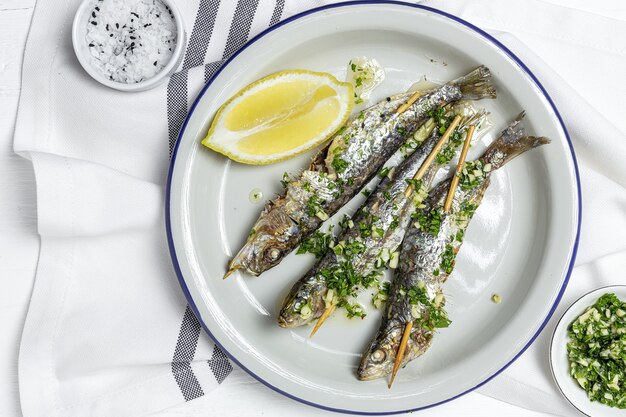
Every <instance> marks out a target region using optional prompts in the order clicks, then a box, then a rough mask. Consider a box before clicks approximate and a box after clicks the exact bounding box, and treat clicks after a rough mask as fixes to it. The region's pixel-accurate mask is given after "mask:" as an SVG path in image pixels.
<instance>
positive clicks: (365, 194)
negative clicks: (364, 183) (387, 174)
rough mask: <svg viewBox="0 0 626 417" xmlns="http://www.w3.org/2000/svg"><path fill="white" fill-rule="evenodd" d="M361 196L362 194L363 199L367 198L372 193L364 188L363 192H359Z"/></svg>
mask: <svg viewBox="0 0 626 417" xmlns="http://www.w3.org/2000/svg"><path fill="white" fill-rule="evenodd" d="M361 194H363V195H364V196H365V197H369V196H370V194H372V192H371V191H370V190H368V189H367V188H365V189H363V191H361Z"/></svg>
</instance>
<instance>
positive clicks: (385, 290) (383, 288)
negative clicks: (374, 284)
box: [372, 281, 391, 309]
mask: <svg viewBox="0 0 626 417" xmlns="http://www.w3.org/2000/svg"><path fill="white" fill-rule="evenodd" d="M390 287H391V283H390V282H389V281H386V282H383V283H381V284H379V285H378V291H376V293H375V294H374V295H373V296H372V304H374V307H376V308H377V309H381V308H383V306H384V305H385V303H386V302H387V299H388V298H389V288H390Z"/></svg>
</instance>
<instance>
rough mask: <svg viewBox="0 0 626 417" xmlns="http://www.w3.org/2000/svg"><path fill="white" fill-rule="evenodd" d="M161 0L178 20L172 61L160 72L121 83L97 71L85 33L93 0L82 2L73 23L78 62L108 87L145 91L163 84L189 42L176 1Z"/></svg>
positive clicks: (175, 67)
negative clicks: (141, 78) (146, 77)
mask: <svg viewBox="0 0 626 417" xmlns="http://www.w3.org/2000/svg"><path fill="white" fill-rule="evenodd" d="M161 1H162V2H163V3H164V4H165V5H166V6H168V7H169V8H170V10H171V11H172V14H173V15H174V19H175V21H176V46H175V48H174V53H173V54H172V56H171V58H170V61H169V62H168V63H167V65H166V66H165V67H163V69H162V70H161V71H160V72H158V73H157V74H155V75H154V77H152V78H149V79H147V80H145V81H141V82H138V83H121V82H117V81H111V80H109V79H107V78H106V77H105V76H103V75H102V74H100V73H99V72H98V71H96V69H95V68H94V67H93V66H92V65H91V63H90V58H91V52H90V51H89V46H88V45H87V39H86V38H85V34H86V32H87V20H88V19H87V14H88V13H89V12H90V11H91V0H83V1H82V2H81V3H80V6H78V10H77V11H76V15H75V16H74V22H73V24H72V45H73V46H74V52H75V53H76V57H77V58H78V62H80V65H81V66H82V67H83V69H84V70H85V71H86V72H87V73H88V74H89V75H91V77H92V78H93V79H94V80H96V81H98V82H99V83H100V84H103V85H106V86H107V87H111V88H114V89H116V90H120V91H145V90H149V89H151V88H153V87H156V86H157V85H159V84H161V83H162V82H163V81H165V79H167V77H169V76H170V75H171V74H172V73H174V72H175V71H176V69H177V68H178V65H179V64H180V61H181V60H182V58H183V55H184V51H185V46H186V43H187V34H186V32H185V26H184V24H183V16H182V15H181V13H180V10H179V9H178V7H177V6H176V3H175V2H174V1H171V0H161Z"/></svg>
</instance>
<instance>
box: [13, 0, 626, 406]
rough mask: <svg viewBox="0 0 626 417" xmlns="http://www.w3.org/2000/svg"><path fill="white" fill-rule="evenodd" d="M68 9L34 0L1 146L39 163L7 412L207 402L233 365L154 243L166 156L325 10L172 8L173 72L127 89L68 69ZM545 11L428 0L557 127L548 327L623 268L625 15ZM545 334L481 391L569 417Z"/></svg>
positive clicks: (304, 5) (264, 5) (578, 9)
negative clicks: (480, 36)
mask: <svg viewBox="0 0 626 417" xmlns="http://www.w3.org/2000/svg"><path fill="white" fill-rule="evenodd" d="M78 3H79V0H57V1H54V2H52V1H43V0H42V1H39V2H38V3H37V6H36V9H35V14H34V17H33V21H32V26H31V31H30V34H29V38H28V44H27V47H26V52H25V57H24V70H23V77H22V79H23V85H22V95H21V98H20V106H19V111H18V119H17V125H16V131H15V151H16V152H18V153H20V154H21V155H23V156H25V157H27V158H29V159H31V160H32V162H33V165H34V168H35V173H36V178H37V198H38V224H39V233H40V235H41V241H42V246H41V254H40V259H39V265H38V270H37V277H36V282H35V287H34V291H33V296H32V300H31V304H30V307H29V312H28V316H27V320H26V324H25V328H24V333H23V338H22V344H21V350H20V363H19V369H20V371H19V379H20V380H19V383H20V396H21V404H22V409H23V414H24V416H25V417H56V416H59V417H74V416H76V417H85V416H101V417H109V416H111V417H119V416H141V415H145V414H147V413H150V412H155V411H158V410H163V409H166V408H168V407H172V406H173V405H176V404H180V403H183V402H185V401H189V400H192V399H195V398H198V397H201V396H203V395H219V389H218V390H216V392H215V393H211V394H209V392H210V391H211V390H213V389H214V388H215V387H216V386H218V384H219V383H221V382H222V381H224V379H225V378H226V380H228V378H227V376H228V374H229V373H230V371H231V369H232V366H231V364H230V363H229V361H228V360H227V359H226V357H225V355H224V354H223V353H222V352H220V351H219V349H217V348H216V347H215V346H214V344H213V343H212V342H211V341H210V340H209V339H208V338H207V337H206V336H205V335H204V333H203V332H201V331H200V325H199V323H198V321H197V319H195V317H194V316H193V314H192V313H191V311H190V310H189V308H187V307H186V302H185V300H184V297H183V296H182V293H181V291H180V289H179V288H178V284H177V282H176V279H175V277H174V272H173V270H172V267H171V265H170V260H169V255H168V251H167V247H166V244H165V232H164V227H163V195H164V183H165V177H166V172H167V165H168V161H169V151H170V149H171V146H172V145H173V143H174V140H175V138H176V135H177V133H178V129H179V128H180V126H181V123H182V121H183V120H184V117H185V115H186V112H187V109H188V106H189V103H190V101H191V100H193V99H194V97H195V96H196V94H197V93H198V91H199V89H200V87H201V86H202V85H203V83H204V82H205V81H206V80H207V79H208V78H209V77H210V76H211V75H212V74H213V73H214V71H215V70H216V69H217V68H218V67H219V65H220V62H221V61H222V60H223V59H224V58H227V57H228V56H229V55H230V54H232V52H234V51H235V50H236V49H237V48H239V47H240V46H241V45H243V43H244V42H245V41H246V39H248V38H249V37H250V36H252V35H254V34H256V33H258V32H259V31H261V30H263V29H265V28H267V27H268V26H270V25H272V24H274V23H276V22H277V21H279V20H280V19H284V18H285V17H287V16H290V15H292V14H294V13H296V12H299V11H301V10H305V9H309V8H311V7H315V6H318V5H321V4H325V3H330V1H313V0H311V1H305V0H277V1H274V0H240V1H239V2H236V1H226V0H223V1H219V0H190V1H182V0H181V1H178V4H179V7H180V8H181V9H182V11H183V13H184V15H185V17H186V20H185V23H186V25H187V33H188V35H189V46H188V47H187V51H186V55H185V58H184V61H183V64H182V68H181V71H180V72H178V73H177V74H175V75H174V76H173V77H172V78H171V79H170V80H169V82H168V83H166V84H164V85H162V86H160V87H158V88H155V89H153V90H150V91H147V92H142V93H133V94H125V93H120V92H116V91H114V90H110V89H107V88H105V87H101V86H99V85H98V84H97V83H95V82H94V81H93V80H92V79H90V78H89V77H88V75H87V74H86V73H85V72H84V71H83V70H82V69H81V68H80V66H79V65H78V62H77V61H76V58H75V57H74V54H73V51H72V48H71V42H70V28H71V19H72V18H73V14H74V12H75V10H76V8H77V6H78ZM559 3H560V2H559V1H558V0H553V1H551V2H550V1H538V0H532V1H523V2H522V1H515V2H512V1H511V2H501V1H498V0H475V1H472V2H466V1H461V0H448V1H445V2H443V1H429V2H425V4H427V5H430V6H433V7H437V8H441V9H443V10H446V11H449V12H451V13H454V14H457V15H459V16H460V17H463V18H465V19H467V20H469V21H471V22H472V23H475V24H477V25H478V26H480V27H482V28H484V29H486V30H488V31H490V32H491V33H492V34H494V35H495V36H496V37H497V38H498V39H500V40H501V41H502V42H503V43H505V44H506V45H507V46H508V47H509V48H511V49H512V50H513V51H514V52H515V53H516V54H518V56H519V57H520V58H522V60H524V62H526V64H527V65H528V66H529V67H530V68H531V69H532V70H533V71H534V72H535V74H536V75H537V76H538V77H539V79H540V80H541V81H542V82H543V84H544V86H545V87H546V88H547V90H548V91H549V93H550V94H551V95H552V97H553V99H554V101H555V102H556V104H557V106H558V107H559V109H560V110H561V114H562V115H563V117H564V119H565V123H566V125H567V127H568V129H569V132H570V135H571V136H572V140H573V141H574V145H575V149H576V151H577V156H578V161H579V165H580V172H581V180H582V185H583V195H584V205H583V214H584V216H583V232H582V240H581V244H580V250H579V256H578V265H582V266H579V267H578V268H576V269H575V271H574V274H573V275H572V279H571V283H570V286H569V288H568V290H567V291H566V294H565V296H564V302H563V303H562V304H561V306H560V307H559V309H558V310H557V312H556V315H558V314H559V313H561V312H562V311H563V309H564V308H565V306H566V305H568V304H569V303H570V302H571V301H573V300H574V299H575V298H577V297H578V296H580V295H581V294H582V293H584V292H585V291H587V290H590V289H592V288H594V287H597V286H600V285H603V284H611V283H620V282H624V278H622V277H621V276H620V275H619V271H622V270H624V266H626V255H624V252H623V251H624V250H626V234H625V233H624V232H625V231H626V217H625V216H624V214H625V213H624V211H625V208H626V190H625V189H624V187H626V168H625V167H624V166H623V164H622V163H621V159H622V158H623V157H626V141H625V140H626V138H625V134H624V133H625V132H626V119H624V118H623V117H622V115H623V114H624V110H625V108H624V107H625V105H624V104H623V99H622V97H625V96H626V85H625V84H624V83H622V82H621V81H622V78H623V74H625V73H626V56H625V54H626V50H625V47H624V44H623V39H626V23H625V21H626V16H625V13H624V12H623V11H622V10H621V9H617V8H616V9H614V10H613V9H611V8H610V7H611V6H610V4H615V5H617V4H618V2H615V3H606V4H604V5H603V7H602V8H600V9H601V10H602V11H603V12H601V13H605V15H602V14H600V13H598V12H597V11H596V12H590V11H588V10H587V8H589V6H588V5H585V4H584V3H583V2H581V1H578V0H577V1H574V2H568V3H565V2H562V3H563V4H559ZM616 7H617V6H616ZM555 22H558V24H556V23H555ZM612 253H617V254H616V255H614V256H612V257H608V258H607V257H605V256H606V255H609V254H612ZM601 257H605V258H603V259H601V260H598V259H600V258H601ZM592 261H595V262H592ZM583 264H585V265H583ZM618 267H619V269H618ZM553 326H554V320H552V321H551V323H549V324H548V326H547V328H546V330H545V331H544V332H543V334H542V335H541V336H540V337H539V339H537V341H536V342H535V344H534V345H533V347H531V348H530V349H529V350H528V352H526V353H525V354H524V355H523V356H522V357H521V358H520V359H519V360H518V361H517V362H516V363H515V364H514V365H513V366H511V367H510V368H509V369H508V370H506V371H505V372H504V373H503V374H501V375H500V376H498V377H497V378H495V379H494V380H493V381H491V382H490V383H488V384H487V385H485V386H483V387H482V388H481V389H480V392H482V393H484V394H486V395H489V396H492V397H494V398H498V399H501V400H503V401H507V402H509V403H512V404H515V405H519V406H521V407H525V408H528V409H531V410H537V411H542V412H545V413H551V414H557V415H564V416H566V415H572V414H573V413H575V411H574V409H573V408H571V407H569V405H567V403H565V402H564V400H562V399H561V397H560V396H559V395H558V394H557V391H556V388H555V386H554V384H553V383H552V381H551V376H550V373H549V369H548V367H547V345H548V336H549V333H550V331H551V330H552V328H553ZM238 372H241V371H238ZM259 389H265V388H262V387H260V386H259ZM243 401H245V399H243ZM233 406H235V405H233ZM262 411H263V410H258V412H259V413H262ZM460 411H461V410H459V412H460ZM218 412H219V411H218ZM320 413H321V412H320ZM494 415H496V414H494Z"/></svg>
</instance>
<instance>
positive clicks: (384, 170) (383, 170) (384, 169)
mask: <svg viewBox="0 0 626 417" xmlns="http://www.w3.org/2000/svg"><path fill="white" fill-rule="evenodd" d="M389 171H391V170H390V169H389V167H382V168H381V169H380V171H378V176H379V177H380V178H385V177H386V176H387V174H389Z"/></svg>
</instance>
